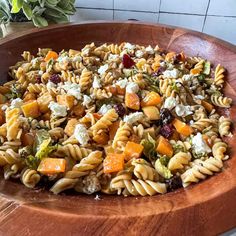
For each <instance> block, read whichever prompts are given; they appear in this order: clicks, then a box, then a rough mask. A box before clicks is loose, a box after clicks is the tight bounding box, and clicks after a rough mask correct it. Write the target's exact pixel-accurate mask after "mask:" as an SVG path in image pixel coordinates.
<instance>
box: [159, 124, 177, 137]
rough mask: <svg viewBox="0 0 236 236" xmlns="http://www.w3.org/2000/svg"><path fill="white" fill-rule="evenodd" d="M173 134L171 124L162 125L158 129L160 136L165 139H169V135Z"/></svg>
mask: <svg viewBox="0 0 236 236" xmlns="http://www.w3.org/2000/svg"><path fill="white" fill-rule="evenodd" d="M173 132H174V129H173V126H172V125H171V124H169V125H164V126H163V127H161V129H160V134H161V135H162V136H163V137H165V138H170V137H171V135H172V134H173Z"/></svg>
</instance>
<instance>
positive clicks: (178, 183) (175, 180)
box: [166, 175, 182, 191]
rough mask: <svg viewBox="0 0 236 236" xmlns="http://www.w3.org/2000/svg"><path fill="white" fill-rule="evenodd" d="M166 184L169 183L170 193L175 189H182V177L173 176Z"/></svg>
mask: <svg viewBox="0 0 236 236" xmlns="http://www.w3.org/2000/svg"><path fill="white" fill-rule="evenodd" d="M166 183H167V189H168V190H169V191H174V190H175V189H178V188H181V187H182V180H181V178H180V176H177V175H175V176H173V177H172V178H170V179H167V180H166Z"/></svg>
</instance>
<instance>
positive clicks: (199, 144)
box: [192, 133, 211, 154]
mask: <svg viewBox="0 0 236 236" xmlns="http://www.w3.org/2000/svg"><path fill="white" fill-rule="evenodd" d="M192 145H193V148H194V151H195V152H196V154H204V153H210V152H211V149H210V147H209V146H208V145H207V144H206V142H205V141H204V139H203V137H202V134H201V133H197V135H195V136H194V137H193V138H192Z"/></svg>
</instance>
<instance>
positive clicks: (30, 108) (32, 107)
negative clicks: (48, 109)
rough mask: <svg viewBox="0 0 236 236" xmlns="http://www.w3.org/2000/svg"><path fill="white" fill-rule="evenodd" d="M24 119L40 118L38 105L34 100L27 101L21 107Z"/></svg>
mask: <svg viewBox="0 0 236 236" xmlns="http://www.w3.org/2000/svg"><path fill="white" fill-rule="evenodd" d="M21 109H22V111H23V113H24V116H25V117H32V118H37V117H39V116H40V111H39V105H38V102H37V101H36V100H34V101H29V102H27V103H25V104H23V105H22V106H21Z"/></svg>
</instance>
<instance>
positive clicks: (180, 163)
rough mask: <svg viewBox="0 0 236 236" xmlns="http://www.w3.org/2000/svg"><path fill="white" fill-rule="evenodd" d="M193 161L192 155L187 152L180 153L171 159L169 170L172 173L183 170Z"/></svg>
mask: <svg viewBox="0 0 236 236" xmlns="http://www.w3.org/2000/svg"><path fill="white" fill-rule="evenodd" d="M190 160H191V154H190V153H189V152H188V153H185V152H179V153H177V154H175V155H174V156H173V157H171V159H170V161H169V163H168V169H169V170H170V171H174V170H179V169H183V168H184V165H188V163H189V162H190Z"/></svg>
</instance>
